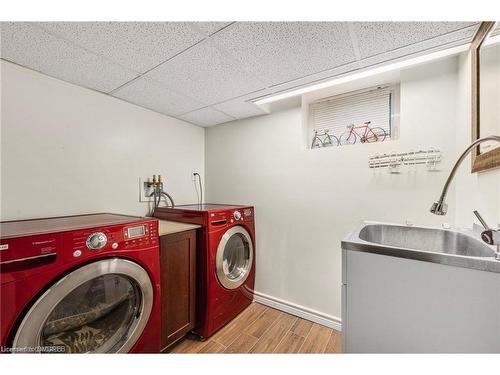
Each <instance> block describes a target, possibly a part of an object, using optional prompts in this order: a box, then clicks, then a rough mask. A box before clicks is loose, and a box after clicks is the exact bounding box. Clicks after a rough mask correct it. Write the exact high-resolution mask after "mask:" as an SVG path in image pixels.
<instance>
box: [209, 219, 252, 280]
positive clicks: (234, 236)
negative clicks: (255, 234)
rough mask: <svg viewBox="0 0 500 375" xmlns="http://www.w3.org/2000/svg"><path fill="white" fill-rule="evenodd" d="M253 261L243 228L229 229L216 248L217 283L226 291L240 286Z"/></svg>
mask: <svg viewBox="0 0 500 375" xmlns="http://www.w3.org/2000/svg"><path fill="white" fill-rule="evenodd" d="M252 261H253V246H252V240H251V238H250V235H249V233H248V232H247V231H246V230H245V228H243V227H240V226H237V227H233V228H231V229H229V230H228V231H227V232H226V233H225V234H224V236H222V240H221V242H220V243H219V246H218V248H217V256H216V272H217V277H218V279H219V282H220V283H221V284H222V285H223V286H224V287H225V288H227V289H235V288H237V287H239V286H240V285H242V284H243V283H244V282H245V280H246V278H247V277H248V275H249V272H250V269H251V267H252Z"/></svg>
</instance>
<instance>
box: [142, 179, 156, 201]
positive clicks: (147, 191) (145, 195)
mask: <svg viewBox="0 0 500 375" xmlns="http://www.w3.org/2000/svg"><path fill="white" fill-rule="evenodd" d="M148 182H149V178H142V177H139V202H152V201H153V198H152V197H150V196H149V195H150V194H151V193H152V192H153V189H152V188H150V187H148V186H147V183H148Z"/></svg>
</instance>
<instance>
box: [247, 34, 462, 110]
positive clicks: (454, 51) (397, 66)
mask: <svg viewBox="0 0 500 375" xmlns="http://www.w3.org/2000/svg"><path fill="white" fill-rule="evenodd" d="M469 47H470V43H467V44H463V45H460V46H457V47H453V48H449V49H445V50H442V51H437V52H434V53H430V54H428V55H422V56H417V57H414V58H412V59H408V60H402V61H398V62H395V63H393V64H387V65H382V66H379V67H377V68H373V69H369V70H364V71H362V72H359V73H353V74H349V75H346V76H343V77H339V78H336V79H333V80H330V81H325V82H321V83H318V84H316V85H312V86H306V87H301V88H299V89H296V90H292V91H287V92H283V93H278V94H276V95H271V96H268V97H265V98H262V99H258V100H255V101H254V103H255V104H257V105H262V104H266V103H272V102H276V101H278V100H283V99H287V98H291V97H294V96H298V95H302V94H306V93H308V92H311V91H316V90H321V89H324V88H327V87H332V86H337V85H340V84H343V83H347V82H352V81H356V80H358V79H363V78H367V77H372V76H375V75H378V74H381V73H387V72H390V71H394V70H401V69H403V68H408V67H411V66H415V65H419V64H423V63H426V62H429V61H433V60H438V59H442V58H444V57H447V56H453V55H458V54H459V53H462V52H464V51H467V50H468V49H469Z"/></svg>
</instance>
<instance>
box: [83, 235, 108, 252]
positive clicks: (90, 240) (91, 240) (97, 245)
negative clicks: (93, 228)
mask: <svg viewBox="0 0 500 375" xmlns="http://www.w3.org/2000/svg"><path fill="white" fill-rule="evenodd" d="M107 242H108V238H107V237H106V235H105V234H104V233H102V232H95V233H92V234H91V235H90V236H88V237H87V242H86V244H87V247H88V248H89V249H90V250H99V249H102V248H103V247H104V246H106V243H107Z"/></svg>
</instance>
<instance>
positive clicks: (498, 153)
mask: <svg viewBox="0 0 500 375" xmlns="http://www.w3.org/2000/svg"><path fill="white" fill-rule="evenodd" d="M494 25H495V22H490V21H488V22H482V23H481V25H480V26H479V28H478V30H477V32H476V35H474V39H473V40H472V42H471V46H470V54H471V99H472V103H471V105H472V119H471V126H472V142H473V141H475V140H476V139H478V138H479V135H480V134H481V133H480V126H481V122H480V107H479V103H480V99H481V98H480V96H479V94H480V87H479V83H480V81H479V78H480V74H481V72H480V67H479V62H480V61H479V59H480V56H479V55H480V53H479V49H480V48H481V45H482V44H483V42H484V40H485V39H486V36H487V35H488V33H489V32H490V30H491V29H492V28H493V26H494ZM471 160H472V170H471V173H476V172H481V171H485V170H488V169H493V168H498V167H500V148H495V149H493V150H491V151H488V152H485V153H482V154H481V153H480V152H479V146H477V147H475V148H474V150H472V155H471Z"/></svg>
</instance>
